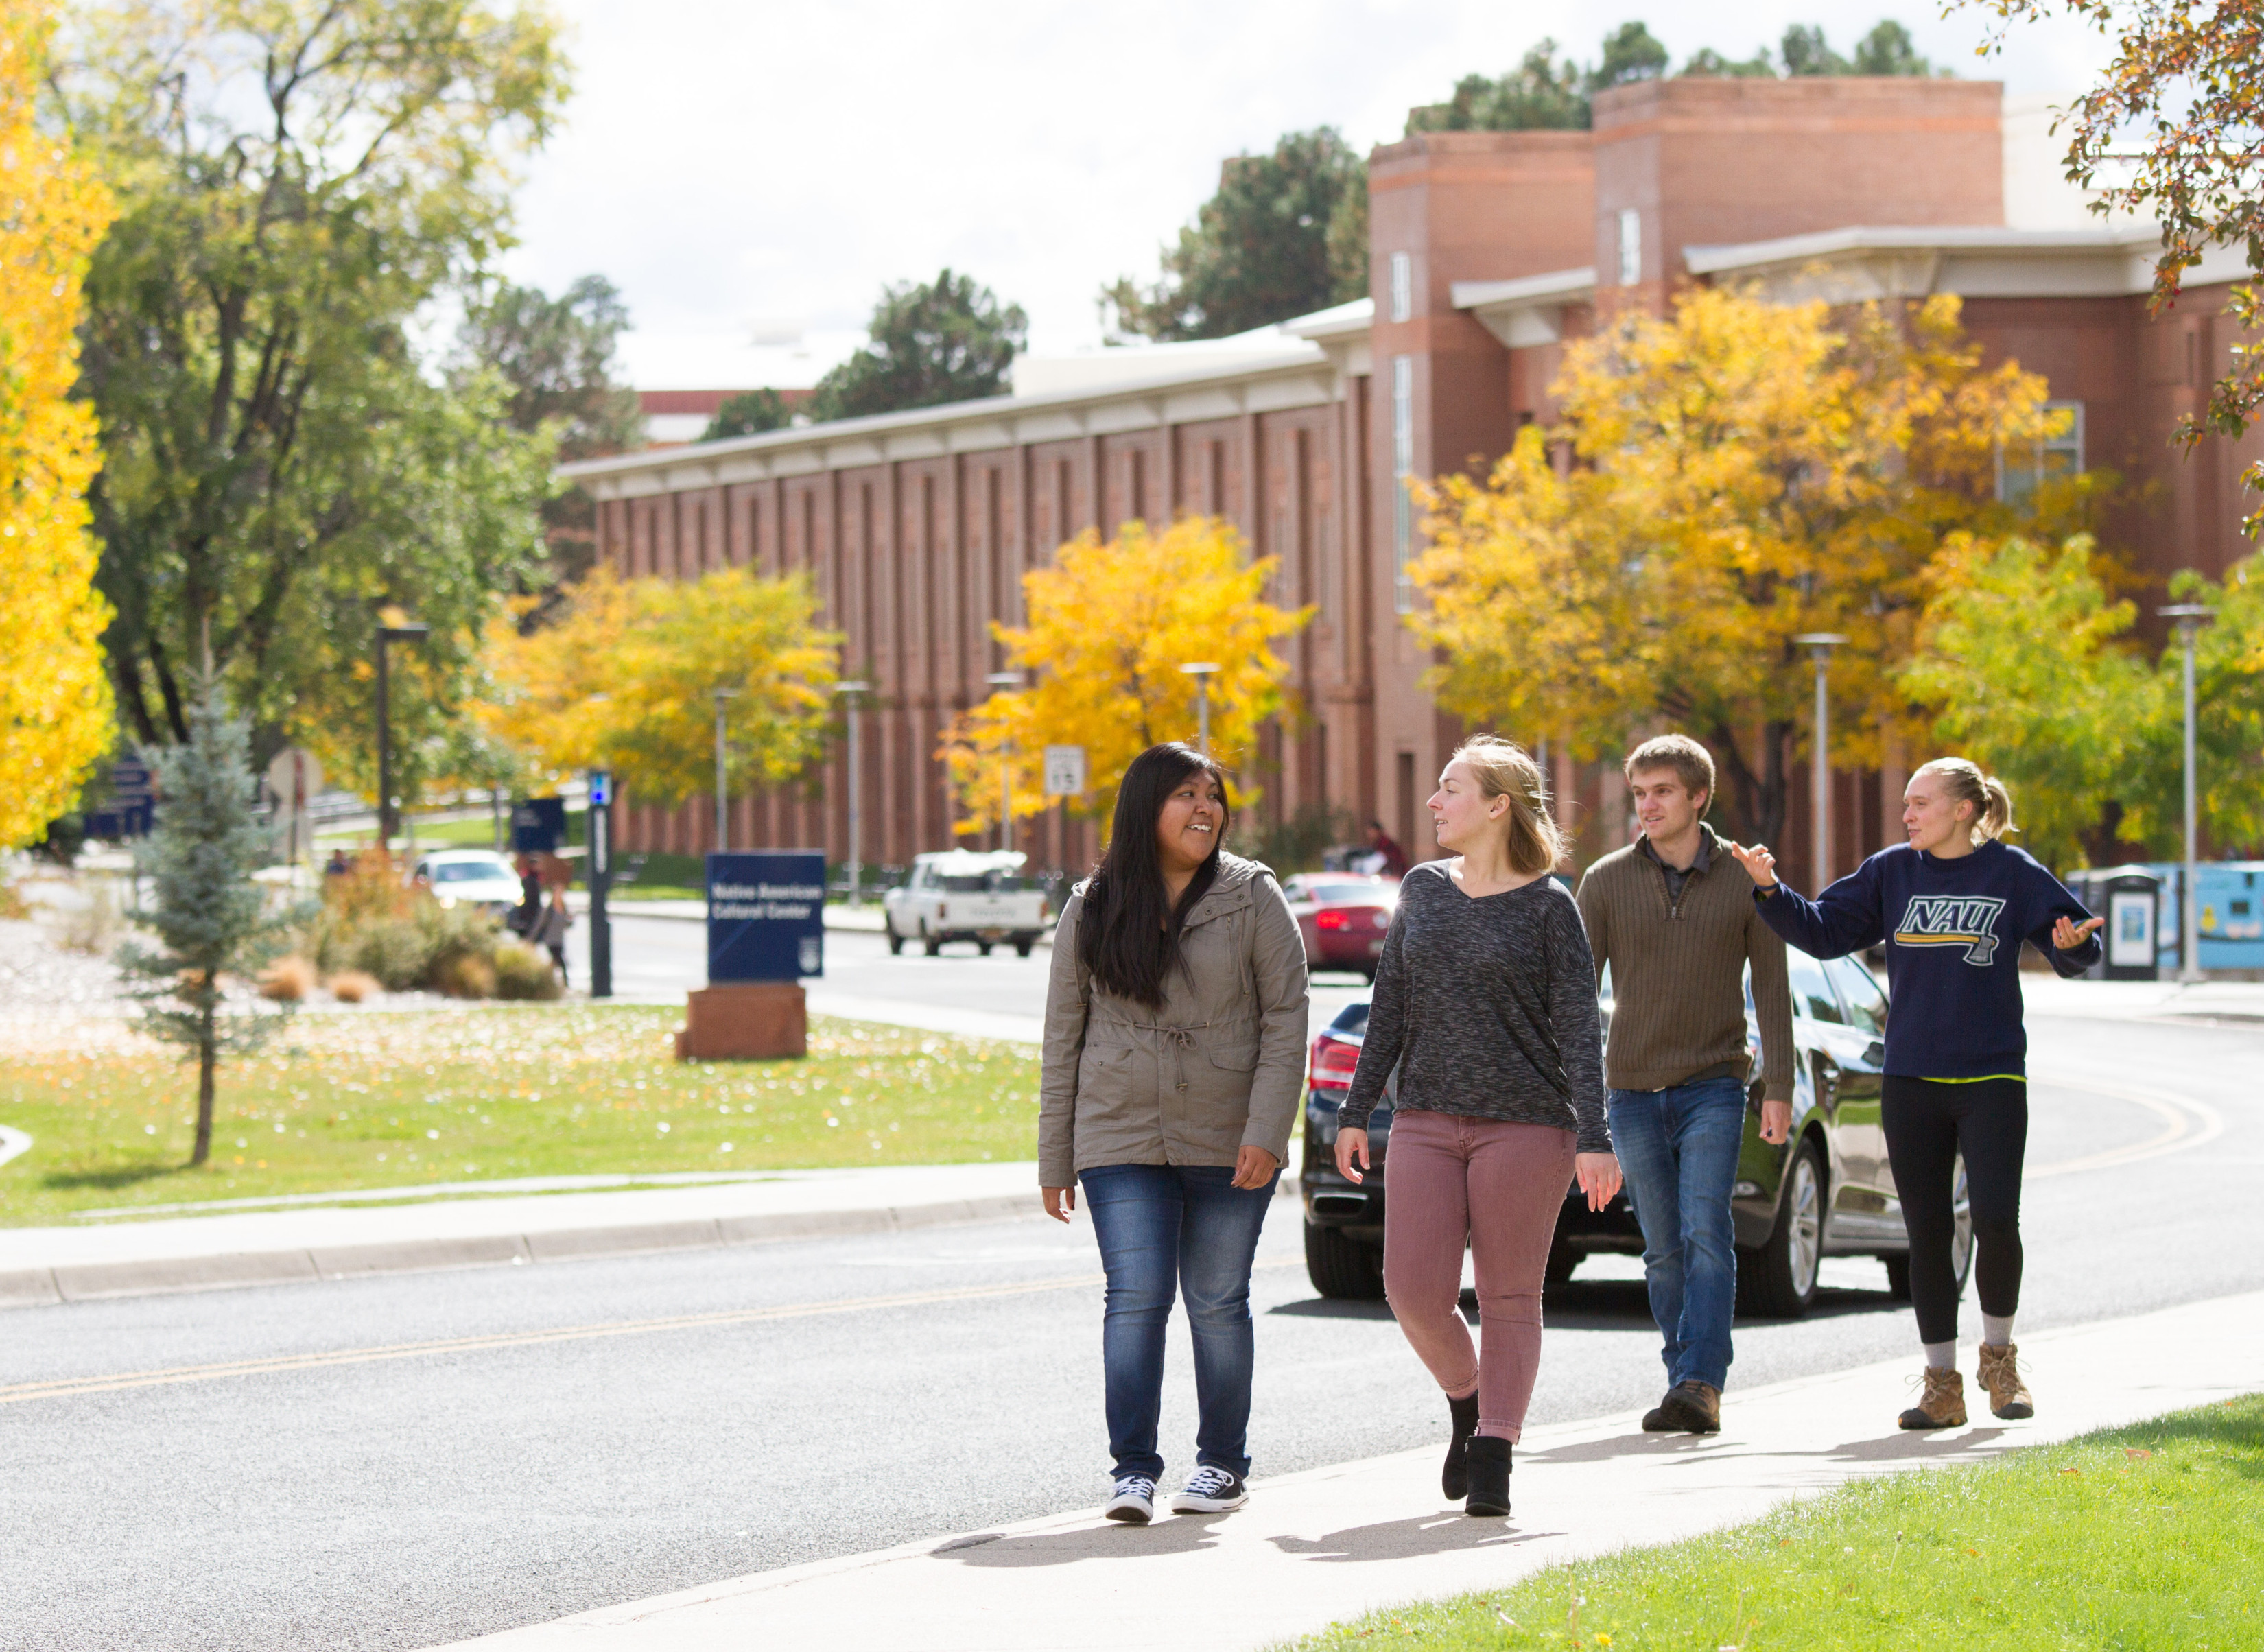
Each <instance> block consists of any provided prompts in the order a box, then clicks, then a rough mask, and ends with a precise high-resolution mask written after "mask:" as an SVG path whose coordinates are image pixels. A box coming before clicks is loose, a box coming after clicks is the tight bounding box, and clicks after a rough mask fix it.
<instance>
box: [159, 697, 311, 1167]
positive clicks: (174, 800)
mask: <svg viewBox="0 0 2264 1652" xmlns="http://www.w3.org/2000/svg"><path fill="white" fill-rule="evenodd" d="M188 715H189V737H188V739H187V740H186V741H185V743H182V744H179V745H175V746H168V747H165V748H163V749H162V750H156V751H154V752H153V753H151V758H152V761H151V767H152V769H153V770H154V771H155V772H156V781H157V793H158V804H157V815H156V823H155V825H154V827H153V829H152V830H151V831H150V834H149V838H148V840H147V841H146V842H145V843H144V844H142V848H141V850H140V851H139V854H138V856H137V859H138V861H139V864H140V868H141V872H142V876H144V877H146V878H148V879H149V880H150V881H151V885H152V890H151V894H152V901H151V903H150V904H149V906H148V907H146V908H144V909H142V910H140V911H137V912H136V913H135V914H134V917H135V919H136V921H137V922H138V923H140V924H142V926H143V927H145V928H146V929H148V930H149V931H150V932H151V933H152V934H153V935H155V937H156V940H157V945H156V946H155V947H149V946H143V945H142V944H141V943H139V942H129V943H128V944H127V946H124V947H123V948H121V949H120V963H121V964H123V965H124V966H125V967H126V969H127V972H128V974H129V975H136V976H139V977H141V979H142V982H144V983H145V984H144V985H143V986H142V989H140V991H139V994H138V995H137V996H139V997H140V998H141V1000H142V1028H143V1030H144V1031H145V1032H149V1034H150V1035H151V1036H152V1037H154V1038H157V1039H161V1040H163V1041H165V1042H166V1043H169V1044H178V1045H179V1046H180V1047H181V1048H182V1051H183V1053H184V1059H185V1060H189V1061H194V1062H196V1064H197V1134H196V1146H195V1148H193V1150H192V1152H191V1153H190V1155H189V1163H191V1164H192V1165H196V1164H202V1163H205V1161H206V1160H207V1159H208V1158H210V1157H211V1156H212V1133H213V1101H214V1090H215V1087H216V1081H217V1076H218V1073H219V1069H220V1061H221V1056H222V1055H224V1054H245V1053H248V1052H250V1051H252V1050H256V1049H258V1047H259V1046H260V1045H261V1044H263V1043H265V1041H266V1040H267V1039H268V1037H269V1036H270V1035H271V1034H272V1033H273V1032H275V1031H276V1030H277V1029H278V1028H279V1027H280V1026H281V1025H282V1024H283V1023H284V1021H285V1020H286V1019H287V1018H288V1017H289V1013H290V1011H289V1008H288V1006H287V1005H286V1006H283V1007H280V1008H278V1009H274V1010H269V1011H260V1010H258V1009H257V1008H253V1007H246V1006H236V1007H231V1006H229V1004H228V1003H227V998H226V992H225V984H226V982H227V981H228V979H229V977H231V976H232V977H235V978H236V979H238V980H242V979H243V978H245V977H248V976H250V975H252V974H254V973H255V972H257V971H258V969H259V968H260V967H261V966H262V965H264V964H265V963H266V962H267V961H268V960H271V959H272V958H273V957H274V956H275V954H276V953H278V952H279V951H280V950H281V943H282V937H283V934H284V931H285V930H286V928H287V925H288V924H290V922H291V921H292V920H293V918H294V917H295V916H296V915H295V914H287V915H275V914H271V913H269V912H268V911H267V910H266V897H265V892H264V891H263V890H262V889H261V888H260V887H259V885H258V884H257V883H255V882H253V881H252V880H251V874H252V873H254V872H256V871H258V869H259V868H260V867H261V866H264V865H265V864H266V862H267V859H268V858H269V851H270V849H271V847H272V841H271V840H272V834H271V833H270V832H269V831H268V830H267V829H266V828H265V827H264V826H262V825H261V824H260V823H259V822H258V818H257V817H256V816H255V815H253V813H252V806H253V802H254V801H255V800H256V799H257V797H258V785H257V782H256V781H255V780H254V779H253V776H252V772H251V759H250V725H249V724H248V723H247V722H245V721H243V720H242V719H238V718H232V717H230V716H229V714H228V712H227V707H226V706H225V705H224V704H223V702H222V700H221V690H220V685H219V683H218V681H217V680H216V679H215V678H214V677H213V676H211V675H209V674H205V673H200V675H199V676H198V677H196V678H194V679H192V698H191V699H190V702H189V706H188Z"/></svg>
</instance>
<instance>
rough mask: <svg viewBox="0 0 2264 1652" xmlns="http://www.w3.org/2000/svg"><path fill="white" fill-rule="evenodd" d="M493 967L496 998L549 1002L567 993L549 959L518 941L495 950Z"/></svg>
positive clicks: (545, 954)
mask: <svg viewBox="0 0 2264 1652" xmlns="http://www.w3.org/2000/svg"><path fill="white" fill-rule="evenodd" d="M492 967H493V968H494V971H495V996H497V997H498V998H522V999H525V998H533V999H550V998H556V997H559V996H562V995H563V994H564V992H565V990H566V989H565V986H564V985H563V983H562V982H560V981H559V979H558V969H557V967H556V966H555V965H554V964H553V963H552V962H551V961H550V958H549V955H548V953H543V952H541V951H540V950H539V949H537V948H535V947H533V946H521V945H519V943H518V942H517V941H505V942H504V944H503V945H502V946H498V947H497V948H496V950H495V957H494V960H493V966H492Z"/></svg>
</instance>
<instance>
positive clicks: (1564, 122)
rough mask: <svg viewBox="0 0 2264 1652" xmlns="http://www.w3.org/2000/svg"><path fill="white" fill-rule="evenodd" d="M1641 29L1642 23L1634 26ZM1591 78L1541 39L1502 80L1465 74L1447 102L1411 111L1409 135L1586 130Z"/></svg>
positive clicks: (1426, 105)
mask: <svg viewBox="0 0 2264 1652" xmlns="http://www.w3.org/2000/svg"><path fill="white" fill-rule="evenodd" d="M1635 26H1636V27H1637V28H1640V27H1642V25H1640V24H1637V25H1635ZM1587 88H1588V74H1587V71H1586V70H1585V69H1582V68H1581V67H1580V66H1579V65H1578V63H1576V62H1573V61H1572V60H1571V58H1569V57H1566V58H1559V57H1558V56H1557V42H1556V41H1554V40H1542V42H1541V43H1540V44H1539V45H1538V46H1535V47H1533V48H1532V49H1531V50H1529V51H1528V52H1527V53H1526V54H1525V57H1524V61H1523V62H1520V63H1519V64H1518V66H1517V67H1516V68H1515V69H1511V70H1510V71H1509V72H1508V73H1507V74H1506V75H1504V76H1501V77H1500V78H1499V79H1498V80H1491V79H1488V78H1487V77H1486V76H1484V75H1465V76H1462V78H1461V79H1460V80H1458V81H1456V82H1455V90H1454V93H1453V95H1452V96H1450V97H1449V98H1448V99H1447V101H1446V102H1444V103H1438V104H1425V105H1420V106H1419V107H1417V108H1414V109H1411V110H1409V111H1408V112H1407V132H1408V135H1409V136H1413V135H1414V134H1416V133H1418V132H1550V131H1563V132H1581V131H1586V129H1587V127H1588V120H1589V116H1588V90H1587Z"/></svg>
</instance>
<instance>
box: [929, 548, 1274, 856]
mask: <svg viewBox="0 0 2264 1652" xmlns="http://www.w3.org/2000/svg"><path fill="white" fill-rule="evenodd" d="M1277 560H1278V559H1276V558H1274V557H1270V556H1268V557H1260V558H1258V559H1256V560H1254V561H1253V560H1252V558H1251V555H1250V553H1249V547H1247V545H1245V544H1244V540H1243V538H1242V535H1241V534H1240V533H1237V532H1236V531H1235V529H1234V527H1233V526H1232V525H1230V524H1229V523H1227V522H1225V521H1223V520H1222V519H1220V518H1211V517H1183V518H1180V519H1179V521H1177V522H1175V523H1173V524H1172V525H1171V526H1170V527H1168V528H1165V530H1163V532H1161V533H1157V532H1154V531H1153V530H1151V529H1150V527H1149V526H1148V525H1147V524H1146V523H1144V522H1137V521H1134V522H1128V523H1126V524H1125V525H1123V526H1122V527H1121V529H1119V530H1118V532H1117V535H1116V537H1115V538H1114V539H1113V540H1107V541H1105V542H1104V541H1103V540H1101V538H1100V536H1099V534H1098V533H1092V532H1090V531H1088V532H1087V533H1084V534H1082V535H1080V536H1079V537H1078V538H1077V539H1074V540H1070V542H1069V543H1068V544H1066V545H1064V546H1063V547H1061V549H1060V551H1059V552H1058V553H1057V554H1056V556H1055V559H1054V563H1053V566H1051V567H1050V568H1034V569H1031V570H1030V571H1029V572H1028V573H1027V574H1025V575H1024V576H1022V592H1023V600H1024V602H1025V604H1026V605H1027V611H1028V613H1029V621H1030V622H1029V624H1028V625H1027V626H1026V627H1006V626H999V627H994V630H995V633H996V634H997V636H998V641H1001V642H1003V643H1004V644H1005V647H1006V660H1007V663H1008V665H1009V666H1011V667H1012V668H1014V669H1016V670H1021V671H1024V672H1027V673H1029V674H1030V675H1031V677H1033V679H1034V680H1033V681H1032V682H1031V683H1030V684H1029V685H1028V686H1027V687H1025V688H1020V689H1009V690H1005V691H1004V692H999V693H996V694H993V695H992V696H991V698H990V699H987V700H984V701H983V703H982V704H981V705H979V706H975V707H974V708H972V709H971V710H969V712H967V713H966V714H964V715H963V716H961V718H959V719H958V721H956V722H955V723H954V725H953V727H952V728H951V730H950V732H949V733H948V734H947V735H946V737H945V740H944V744H943V758H944V762H945V763H946V764H947V765H948V768H949V770H950V773H951V779H952V785H953V787H954V791H955V792H956V793H957V795H958V797H959V801H960V804H961V808H963V809H964V810H965V815H964V817H963V818H962V819H961V821H960V822H959V823H958V826H957V828H956V830H959V831H961V832H962V833H977V832H983V831H988V830H991V829H992V828H994V827H995V826H996V825H997V824H998V813H999V810H1000V808H1002V807H1003V806H1004V801H1005V800H1004V798H1003V797H1002V795H1001V793H1002V789H1005V788H1002V786H1001V785H1000V767H1001V765H1002V764H1004V765H1005V768H1006V770H1007V772H1008V773H1009V774H1010V775H1011V777H1012V786H1011V790H1012V795H1013V810H1014V815H1015V816H1016V818H1018V819H1020V818H1022V817H1024V816H1027V815H1034V814H1037V813H1038V812H1039V811H1040V810H1041V809H1043V808H1045V807H1046V806H1047V802H1048V800H1047V798H1046V797H1045V795H1044V776H1043V764H1044V761H1045V748H1046V747H1048V746H1049V745H1063V746H1083V747H1084V748H1085V761H1086V764H1087V772H1088V774H1089V775H1090V777H1091V790H1090V791H1089V792H1088V793H1086V796H1087V799H1088V807H1089V808H1090V809H1091V810H1092V812H1093V813H1095V814H1097V815H1099V817H1100V818H1101V819H1103V820H1106V819H1107V817H1108V814H1109V811H1110V810H1111V809H1113V808H1114V807H1115V801H1116V778H1117V777H1118V776H1119V775H1121V773H1123V772H1124V768H1125V765H1126V764H1128V763H1130V762H1131V761H1132V759H1133V758H1134V757H1137V756H1139V755H1140V753H1141V752H1143V751H1144V750H1147V749H1148V748H1149V747H1150V746H1152V745H1155V744H1156V743H1158V742H1160V741H1165V740H1186V741H1190V742H1192V741H1193V740H1194V737H1195V733H1196V727H1195V725H1196V706H1195V684H1194V678H1193V677H1190V676H1188V675H1187V674H1186V672H1184V671H1182V670H1180V669H1179V668H1180V667H1181V666H1182V665H1191V664H1215V665H1216V666H1217V667H1218V668H1219V669H1218V670H1217V672H1216V674H1215V675H1214V676H1212V677H1210V678H1209V681H1208V690H1207V692H1208V699H1209V706H1210V742H1211V750H1213V751H1214V752H1215V753H1216V754H1217V755H1218V757H1219V759H1220V761H1221V762H1223V764H1226V766H1227V767H1228V768H1229V769H1230V770H1231V769H1235V768H1237V767H1238V766H1240V765H1243V764H1246V763H1247V762H1248V761H1249V759H1250V757H1251V756H1252V753H1253V752H1254V750H1256V746H1257V741H1258V729H1259V724H1261V723H1263V722H1264V721H1266V718H1268V717H1270V716H1272V715H1273V714H1274V713H1276V712H1277V711H1280V710H1281V709H1282V708H1283V706H1284V693H1283V688H1282V685H1283V684H1284V683H1285V682H1287V681H1288V676H1289V663H1288V661H1287V660H1284V659H1283V658H1282V657H1281V656H1280V655H1279V654H1277V653H1275V652H1274V643H1275V642H1277V641H1281V639H1283V638H1286V637H1290V636H1294V635H1295V634H1296V633H1297V632H1299V631H1300V630H1302V629H1303V628H1304V627H1305V626H1306V625H1307V624H1308V623H1309V622H1310V620H1311V619H1312V617H1313V610H1312V609H1310V608H1299V609H1286V608H1279V607H1276V606H1274V605H1273V604H1271V603H1269V602H1267V601H1266V599H1265V593H1266V582H1267V581H1268V580H1269V579H1271V578H1272V577H1273V574H1274V567H1275V565H1276V562H1277ZM1252 795H1254V792H1252V791H1251V790H1250V789H1249V788H1247V787H1245V788H1243V790H1242V796H1243V797H1244V798H1247V797H1249V796H1252Z"/></svg>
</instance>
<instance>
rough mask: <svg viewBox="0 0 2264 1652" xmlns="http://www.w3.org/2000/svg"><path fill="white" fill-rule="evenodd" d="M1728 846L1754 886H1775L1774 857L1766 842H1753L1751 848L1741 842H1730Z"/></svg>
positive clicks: (1762, 887)
mask: <svg viewBox="0 0 2264 1652" xmlns="http://www.w3.org/2000/svg"><path fill="white" fill-rule="evenodd" d="M1728 848H1729V851H1730V852H1731V854H1733V855H1735V856H1736V857H1737V858H1738V865H1739V866H1743V867H1744V868H1745V875H1746V876H1747V877H1749V878H1751V879H1752V880H1753V887H1754V888H1758V889H1774V888H1776V857H1775V856H1774V855H1773V854H1771V853H1769V851H1768V845H1767V844H1754V845H1753V846H1752V848H1751V849H1747V848H1746V847H1745V845H1743V844H1729V845H1728Z"/></svg>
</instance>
